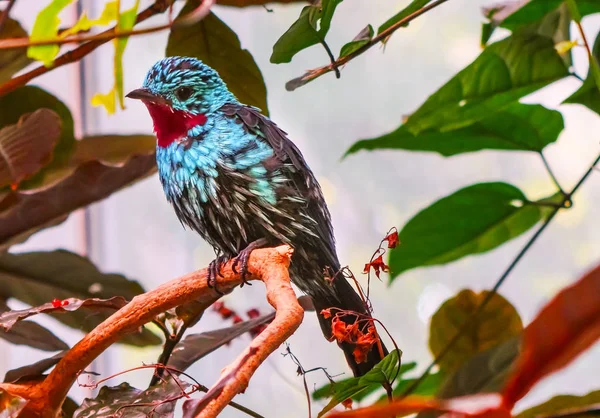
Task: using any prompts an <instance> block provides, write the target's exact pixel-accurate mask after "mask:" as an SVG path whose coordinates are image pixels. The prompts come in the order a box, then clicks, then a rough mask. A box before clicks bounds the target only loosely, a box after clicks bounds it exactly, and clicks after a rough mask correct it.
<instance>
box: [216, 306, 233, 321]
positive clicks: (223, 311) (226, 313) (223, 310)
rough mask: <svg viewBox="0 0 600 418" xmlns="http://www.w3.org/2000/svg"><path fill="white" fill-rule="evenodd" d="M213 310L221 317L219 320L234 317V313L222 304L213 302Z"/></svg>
mask: <svg viewBox="0 0 600 418" xmlns="http://www.w3.org/2000/svg"><path fill="white" fill-rule="evenodd" d="M213 310H214V311H215V312H217V313H218V314H219V315H221V318H223V319H229V318H231V317H232V316H234V315H236V313H235V312H234V311H232V310H231V309H229V308H227V307H226V306H225V304H224V303H223V302H215V303H214V304H213Z"/></svg>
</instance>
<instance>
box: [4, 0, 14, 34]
mask: <svg viewBox="0 0 600 418" xmlns="http://www.w3.org/2000/svg"><path fill="white" fill-rule="evenodd" d="M15 3H16V0H8V5H7V6H6V7H5V8H4V10H3V11H2V14H1V15H0V32H2V29H4V24H5V23H6V21H7V20H8V15H9V14H10V9H12V8H13V6H14V5H15Z"/></svg>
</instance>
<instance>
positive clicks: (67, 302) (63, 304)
mask: <svg viewBox="0 0 600 418" xmlns="http://www.w3.org/2000/svg"><path fill="white" fill-rule="evenodd" d="M68 304H69V301H68V300H66V299H65V300H63V301H62V303H61V306H67V305H68Z"/></svg>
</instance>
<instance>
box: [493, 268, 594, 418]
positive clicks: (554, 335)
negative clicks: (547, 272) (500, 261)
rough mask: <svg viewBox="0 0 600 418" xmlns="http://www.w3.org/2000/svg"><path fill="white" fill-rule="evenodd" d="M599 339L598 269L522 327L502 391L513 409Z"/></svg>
mask: <svg viewBox="0 0 600 418" xmlns="http://www.w3.org/2000/svg"><path fill="white" fill-rule="evenodd" d="M598 338H600V266H598V267H596V268H595V269H594V270H592V271H590V272H589V273H587V274H586V275H585V276H584V277H583V278H582V279H581V280H579V281H578V282H577V283H575V284H574V285H572V286H570V287H567V288H566V289H564V290H562V291H561V292H560V293H559V294H558V295H556V296H555V297H554V299H553V300H552V301H551V302H550V303H548V304H547V305H546V306H545V307H544V309H542V311H541V312H540V313H539V314H538V315H537V317H536V318H535V319H534V320H533V322H532V323H531V324H529V326H528V327H527V328H525V332H524V335H523V348H522V350H521V355H520V356H519V360H518V363H517V366H516V368H515V370H516V371H515V373H513V375H512V376H511V378H510V379H509V381H508V383H507V385H506V388H505V390H504V399H505V404H506V405H507V407H508V408H512V406H513V405H514V404H515V403H516V402H517V401H518V400H519V399H521V398H522V397H523V396H525V395H526V394H527V392H528V391H529V390H530V389H531V388H532V387H533V385H535V384H536V383H537V382H538V381H539V380H540V379H542V378H544V377H545V376H547V375H548V374H550V373H553V372H555V371H557V370H559V369H561V368H563V367H565V366H566V365H567V364H569V363H570V362H571V361H572V360H573V359H575V357H577V356H578V355H579V354H581V353H582V352H583V351H585V350H586V349H587V348H589V347H590V346H591V345H592V344H593V343H594V342H596V341H597V340H598Z"/></svg>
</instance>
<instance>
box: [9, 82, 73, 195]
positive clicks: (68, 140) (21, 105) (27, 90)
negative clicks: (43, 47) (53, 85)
mask: <svg viewBox="0 0 600 418" xmlns="http://www.w3.org/2000/svg"><path fill="white" fill-rule="evenodd" d="M42 108H46V109H50V110H52V111H54V112H56V113H57V114H58V116H59V117H60V120H61V121H62V130H61V134H60V137H59V139H58V143H57V144H56V147H54V154H53V158H52V161H51V162H50V163H49V164H47V165H46V166H45V167H44V168H43V169H42V170H40V171H39V172H38V173H37V174H36V175H34V176H33V177H31V178H30V179H28V180H26V181H24V182H23V183H21V184H20V185H19V188H20V189H29V188H34V187H38V186H40V185H41V184H43V183H44V181H45V180H46V176H47V175H49V173H51V172H52V171H53V170H56V169H57V168H58V167H62V166H64V165H65V164H67V162H68V161H69V159H70V157H71V154H72V152H73V149H74V147H75V135H74V128H73V117H72V116H71V112H70V111H69V109H68V108H67V107H66V106H65V105H64V103H62V102H61V101H60V100H58V99H57V98H56V97H54V96H53V95H51V94H50V93H48V92H46V91H44V90H42V89H40V88H39V87H33V86H25V87H21V88H18V89H16V90H14V91H12V92H11V93H8V94H6V95H4V96H2V97H0V109H2V111H1V112H0V128H3V127H5V126H7V125H14V124H16V123H17V122H18V121H19V119H20V118H21V117H22V116H23V115H24V114H26V113H32V112H35V111H36V110H38V109H42Z"/></svg>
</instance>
